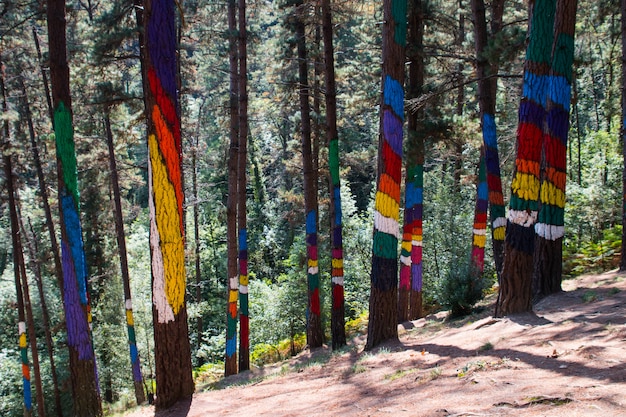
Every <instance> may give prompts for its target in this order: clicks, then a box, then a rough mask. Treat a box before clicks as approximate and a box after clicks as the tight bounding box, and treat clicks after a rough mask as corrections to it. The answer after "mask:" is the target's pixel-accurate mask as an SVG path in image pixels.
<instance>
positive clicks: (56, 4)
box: [47, 0, 102, 417]
mask: <svg viewBox="0 0 626 417" xmlns="http://www.w3.org/2000/svg"><path fill="white" fill-rule="evenodd" d="M47 18H48V45H49V58H50V80H51V83H52V102H53V106H54V123H53V125H54V131H55V138H56V146H57V172H58V180H59V186H58V195H59V212H60V223H61V263H62V266H63V285H64V288H63V294H64V303H63V304H64V307H65V322H66V327H67V344H68V348H69V359H70V374H71V379H72V391H73V398H74V415H75V416H78V417H94V416H100V415H102V405H101V402H100V391H99V388H98V383H97V377H96V375H97V369H96V362H95V355H94V350H93V346H92V341H91V331H90V326H91V311H90V306H89V301H88V296H87V266H86V264H85V251H84V245H83V238H82V228H81V222H80V215H79V197H78V195H79V191H78V178H77V166H76V153H75V150H74V133H73V129H74V128H73V121H72V102H71V98H70V77H69V76H70V74H69V66H68V64H67V53H66V47H67V45H66V38H65V28H66V24H65V2H64V1H62V0H48V7H47Z"/></svg>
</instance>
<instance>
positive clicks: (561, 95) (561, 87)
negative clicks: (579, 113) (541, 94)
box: [548, 76, 572, 113]
mask: <svg viewBox="0 0 626 417" xmlns="http://www.w3.org/2000/svg"><path fill="white" fill-rule="evenodd" d="M549 79H550V86H549V89H548V97H549V98H550V100H551V101H552V102H553V103H556V104H558V105H560V106H561V107H563V108H564V109H565V111H566V112H568V113H569V104H570V97H571V91H572V87H571V85H570V83H569V81H567V78H565V77H563V76H551V77H550V78H549Z"/></svg>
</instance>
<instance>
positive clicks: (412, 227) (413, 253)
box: [400, 164, 424, 292]
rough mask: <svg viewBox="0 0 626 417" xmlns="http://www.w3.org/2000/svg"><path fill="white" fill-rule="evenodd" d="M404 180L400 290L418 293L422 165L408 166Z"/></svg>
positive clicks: (419, 284) (420, 276) (420, 249)
mask: <svg viewBox="0 0 626 417" xmlns="http://www.w3.org/2000/svg"><path fill="white" fill-rule="evenodd" d="M406 178H407V180H406V190H405V196H404V199H405V206H406V208H405V210H404V226H403V227H402V230H403V233H402V245H401V252H400V288H401V289H404V290H413V291H417V292H419V291H421V290H422V216H423V201H424V195H423V194H424V193H423V181H424V170H423V165H421V164H417V165H415V164H411V165H409V166H408V167H407V176H406Z"/></svg>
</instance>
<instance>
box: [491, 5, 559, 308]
mask: <svg viewBox="0 0 626 417" xmlns="http://www.w3.org/2000/svg"><path fill="white" fill-rule="evenodd" d="M554 10H555V0H536V1H535V3H534V5H533V6H532V18H531V24H530V41H529V44H528V49H527V51H526V62H525V68H524V89H523V95H522V100H521V103H520V109H519V125H518V129H517V157H516V161H515V166H516V169H515V173H514V176H513V181H512V183H511V202H510V209H509V214H508V221H507V227H506V238H505V250H504V253H505V258H504V264H503V269H502V277H501V282H500V292H499V294H498V301H497V303H496V311H495V315H496V316H505V315H509V314H515V313H521V312H526V311H530V310H531V308H532V304H531V293H532V291H531V284H532V273H533V251H534V239H535V231H534V226H535V223H536V221H537V213H538V208H539V207H538V199H539V171H540V162H541V146H542V145H541V143H542V137H541V136H542V134H541V131H542V127H543V123H544V121H545V115H546V112H545V107H544V105H545V103H544V102H543V100H541V99H540V98H541V97H543V95H544V94H545V92H546V88H547V86H546V79H547V77H546V76H547V75H548V74H549V70H550V46H551V45H552V38H553V26H554Z"/></svg>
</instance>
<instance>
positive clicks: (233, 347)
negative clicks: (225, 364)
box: [226, 337, 237, 357]
mask: <svg viewBox="0 0 626 417" xmlns="http://www.w3.org/2000/svg"><path fill="white" fill-rule="evenodd" d="M236 351H237V337H232V338H231V339H226V356H228V357H231V356H233V355H234V354H235V352H236Z"/></svg>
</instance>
